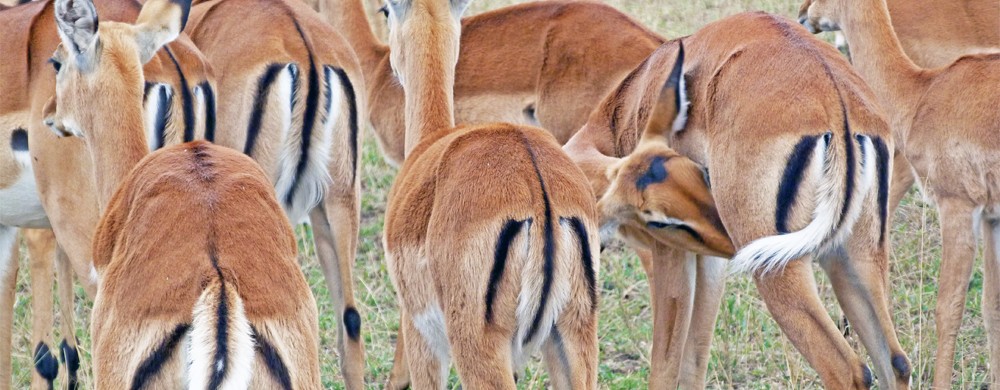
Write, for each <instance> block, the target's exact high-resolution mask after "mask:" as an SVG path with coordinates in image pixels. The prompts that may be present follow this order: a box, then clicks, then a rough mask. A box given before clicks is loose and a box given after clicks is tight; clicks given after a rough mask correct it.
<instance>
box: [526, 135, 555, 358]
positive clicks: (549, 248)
mask: <svg viewBox="0 0 1000 390" xmlns="http://www.w3.org/2000/svg"><path fill="white" fill-rule="evenodd" d="M521 142H522V143H524V148H525V149H526V150H527V151H528V157H530V158H531V166H532V167H533V168H534V169H535V176H537V177H538V185H539V187H541V190H542V202H543V204H544V205H545V220H544V221H543V222H542V229H543V230H544V234H545V243H544V244H543V246H542V253H544V260H545V263H544V266H543V267H542V270H543V272H544V274H543V275H542V291H541V296H539V297H538V311H536V312H535V317H534V318H533V319H532V320H531V327H529V328H528V333H526V334H525V335H524V340H522V341H521V342H522V343H524V344H527V343H528V341H531V338H532V337H534V336H535V333H537V332H538V327H539V326H541V323H542V316H543V315H544V314H545V306H546V305H547V304H548V302H549V292H550V291H551V290H552V274H553V272H555V269H554V268H555V252H556V248H555V231H554V230H553V229H554V228H553V226H552V203H551V202H550V201H549V192H548V191H547V190H546V189H545V180H543V179H542V171H541V170H540V169H539V168H538V159H537V158H536V157H535V151H534V150H533V149H531V144H530V143H529V142H528V139H527V138H526V137H525V136H524V134H523V133H522V134H521Z"/></svg>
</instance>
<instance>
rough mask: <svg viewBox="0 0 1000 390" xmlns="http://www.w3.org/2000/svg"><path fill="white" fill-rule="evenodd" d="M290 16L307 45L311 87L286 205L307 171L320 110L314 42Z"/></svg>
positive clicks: (307, 93) (292, 197) (290, 201)
mask: <svg viewBox="0 0 1000 390" xmlns="http://www.w3.org/2000/svg"><path fill="white" fill-rule="evenodd" d="M289 17H290V18H292V23H293V24H294V25H295V30H296V31H298V32H299V37H300V38H301V39H302V42H303V43H304V44H305V46H306V54H307V56H308V58H309V70H308V72H307V74H308V76H307V80H308V81H307V82H308V83H309V84H308V87H307V88H309V90H308V91H306V109H305V113H304V114H303V115H302V133H301V134H300V137H301V139H300V142H301V144H300V145H301V146H300V147H299V149H300V153H299V162H298V163H297V164H296V165H295V178H294V179H292V186H291V187H290V188H289V189H288V194H286V195H285V204H286V205H291V204H292V199H294V197H295V189H296V188H297V187H298V186H299V180H301V179H302V175H303V174H304V173H305V171H306V166H307V165H308V164H309V147H310V144H311V143H312V132H313V127H314V126H315V125H316V113H317V112H318V111H319V87H320V83H319V71H317V70H316V60H315V57H314V55H313V48H312V44H311V43H310V41H309V38H308V37H307V36H306V33H305V31H303V30H302V26H300V25H299V21H298V20H296V19H295V18H294V17H293V16H292V15H291V14H289ZM293 95H295V94H293Z"/></svg>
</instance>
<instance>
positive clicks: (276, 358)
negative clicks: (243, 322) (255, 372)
mask: <svg viewBox="0 0 1000 390" xmlns="http://www.w3.org/2000/svg"><path fill="white" fill-rule="evenodd" d="M251 328H252V329H253V334H254V339H255V340H256V341H257V342H256V343H254V344H255V346H256V348H257V353H259V354H260V355H261V357H263V358H264V364H265V365H267V372H269V373H270V374H271V377H272V378H274V380H275V382H278V384H280V385H281V388H282V389H285V390H291V389H292V377H291V375H290V374H289V373H288V367H287V366H285V362H284V361H283V360H282V359H281V355H280V354H279V353H278V351H277V350H276V349H274V345H273V344H271V342H270V340H268V339H267V338H266V337H264V335H262V334H260V332H258V331H257V328H254V327H253V325H251Z"/></svg>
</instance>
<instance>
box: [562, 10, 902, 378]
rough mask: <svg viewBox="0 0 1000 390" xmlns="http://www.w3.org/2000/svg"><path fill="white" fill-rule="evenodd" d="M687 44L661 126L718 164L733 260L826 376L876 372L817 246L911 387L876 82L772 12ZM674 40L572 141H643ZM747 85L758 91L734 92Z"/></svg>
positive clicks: (859, 319) (603, 144)
mask: <svg viewBox="0 0 1000 390" xmlns="http://www.w3.org/2000/svg"><path fill="white" fill-rule="evenodd" d="M683 44H684V47H685V49H687V50H686V51H687V56H686V58H685V65H684V66H685V75H686V79H687V81H689V82H688V83H687V92H688V96H690V100H691V102H692V104H691V105H690V107H691V108H690V110H689V111H688V112H687V113H682V114H680V115H678V117H679V118H684V119H683V120H678V121H677V122H674V123H668V124H667V125H668V126H669V127H670V129H669V130H664V132H665V134H666V139H667V140H668V141H669V144H670V147H671V148H673V149H675V150H676V151H677V152H679V153H680V154H682V155H684V156H687V157H689V158H691V159H692V160H693V161H695V162H696V163H699V164H703V165H704V166H705V167H707V169H708V172H711V185H712V195H713V197H714V200H715V204H716V206H717V209H718V212H719V216H720V217H721V220H722V224H723V225H724V227H725V228H726V231H727V232H728V234H729V237H730V238H731V239H732V241H733V244H734V246H735V247H736V248H737V252H736V255H735V256H734V258H733V261H732V264H730V268H731V269H734V270H737V271H745V272H748V273H750V274H752V275H753V277H754V281H755V282H756V284H757V287H758V291H760V293H761V296H762V297H763V299H764V301H765V302H766V303H767V306H768V310H769V311H770V312H771V314H772V316H773V317H774V318H775V319H776V320H777V322H778V325H779V326H780V327H781V328H782V330H783V332H784V333H785V334H786V335H787V336H788V337H789V339H790V340H791V341H792V343H793V344H794V345H795V346H796V348H797V349H798V350H799V351H800V352H801V353H802V354H803V355H804V356H805V358H806V360H807V361H808V362H809V363H810V365H811V366H812V367H813V368H815V369H816V371H817V372H818V373H819V375H820V378H821V379H822V381H823V383H824V385H825V386H826V387H831V388H843V387H855V388H858V387H866V386H869V385H871V383H872V380H873V377H872V375H871V371H870V370H869V369H868V368H867V366H866V365H865V364H864V363H863V362H862V361H861V359H860V358H859V357H858V356H857V355H856V354H855V353H854V351H853V350H852V349H851V347H850V346H849V345H848V344H847V342H846V341H845V340H844V338H843V336H842V335H841V334H840V333H839V332H838V330H837V328H836V326H835V324H834V323H833V321H831V320H830V319H829V316H828V315H827V314H826V312H825V310H824V308H823V306H822V305H821V303H820V301H819V298H818V296H817V292H816V290H815V287H814V286H815V284H814V283H815V282H814V281H813V275H812V266H811V264H810V262H809V261H808V260H809V259H810V258H813V257H815V258H817V259H818V260H819V264H820V266H822V267H823V268H824V270H826V272H827V273H828V274H829V275H830V278H831V280H832V282H833V287H834V291H835V292H836V293H837V297H838V300H839V301H840V304H841V307H842V308H843V309H844V311H845V312H846V313H847V316H848V318H849V319H850V320H851V321H852V323H856V324H858V326H857V328H858V334H859V335H860V338H861V340H862V342H863V343H864V345H865V347H866V349H867V350H868V352H869V354H870V356H871V358H872V361H873V363H874V364H875V370H876V373H877V374H878V377H879V378H881V379H883V380H884V381H887V382H889V383H885V386H887V387H889V388H906V387H908V381H909V374H910V369H909V362H908V360H907V358H906V355H905V353H904V352H903V350H902V348H901V347H900V345H899V342H898V340H897V338H896V335H895V331H894V329H893V325H892V321H891V317H890V315H889V310H888V297H887V296H886V291H887V290H888V286H887V278H886V272H887V270H888V244H887V241H886V237H887V226H888V219H889V217H888V215H887V212H886V210H887V202H888V196H889V195H888V183H889V174H890V172H891V167H892V158H891V155H890V154H889V152H888V151H889V150H891V149H892V148H893V138H892V137H891V135H890V133H889V128H888V124H887V122H886V120H885V117H884V113H883V112H882V111H881V108H880V106H878V104H877V103H876V101H875V99H874V96H873V94H872V92H871V91H870V90H869V89H868V87H867V86H866V85H865V84H864V82H862V81H861V79H860V77H859V76H857V75H856V74H855V73H854V72H853V71H852V70H851V68H850V66H849V65H848V64H847V62H846V60H844V59H843V58H841V56H839V54H838V53H837V52H836V51H835V50H834V49H833V48H832V47H830V46H829V45H826V44H821V43H820V41H818V40H816V39H814V38H812V37H810V36H809V35H808V33H807V32H806V31H805V30H804V29H802V28H801V27H800V26H796V25H794V24H792V23H789V22H788V21H786V20H784V19H782V18H780V17H777V16H774V15H769V14H765V13H745V14H740V15H736V16H733V17H729V18H726V19H723V20H720V21H717V22H714V23H711V24H709V25H707V26H705V27H704V28H702V29H701V30H699V31H698V32H696V33H695V34H693V35H691V36H689V37H686V38H684V39H683ZM677 46H678V44H676V43H673V42H671V43H668V44H666V45H664V46H663V47H661V48H660V49H658V50H657V52H655V53H653V54H652V55H651V56H650V58H649V59H648V60H647V61H646V62H645V63H644V64H643V65H640V67H638V68H637V69H636V70H635V71H634V72H633V73H632V74H630V75H629V76H628V77H627V78H626V79H625V80H624V81H623V82H622V84H621V86H620V87H619V89H618V90H616V91H615V92H613V93H612V94H610V95H609V98H608V99H607V100H606V101H605V102H604V103H602V104H601V106H600V108H599V109H598V110H595V112H594V114H592V115H591V117H590V119H589V120H588V123H587V125H585V126H584V128H583V129H582V130H581V131H580V132H579V133H577V135H576V136H575V137H574V139H572V140H570V142H569V143H567V145H566V148H574V147H580V145H585V144H587V143H591V144H592V145H594V147H596V148H597V149H598V150H599V151H600V152H601V153H602V154H605V155H608V156H612V157H618V156H621V155H623V154H625V153H629V152H631V151H632V150H634V149H635V148H636V144H637V141H638V138H639V136H638V129H640V128H642V126H643V125H644V124H645V123H646V122H647V121H648V115H649V114H648V113H649V112H651V111H652V110H651V109H650V107H652V106H653V104H654V102H655V101H656V96H657V94H658V91H657V88H658V86H660V85H663V80H664V79H665V78H666V77H667V75H668V73H669V71H668V69H669V64H670V62H669V61H670V60H672V57H673V56H674V54H673V53H675V52H676V51H677ZM748 76H749V77H748ZM802 91H809V94H808V95H804V94H803V93H802ZM750 94H752V96H753V98H750V96H751V95H750ZM747 99H754V102H753V103H746V104H741V103H738V102H740V101H744V102H745V101H746V100H747ZM788 107H795V108H794V109H788ZM744 139H752V140H754V141H753V142H744V141H743V140H744ZM779 156H780V157H779ZM779 270H780V271H779ZM655 273H656V272H654V274H655ZM693 277H694V276H689V278H693ZM788 297H794V299H788ZM682 302H683V301H682ZM679 310H690V309H689V308H683V307H682V308H680V309H679ZM682 317H683V316H682ZM677 339H678V340H684V339H683V338H681V336H677ZM683 352H684V351H676V349H674V348H671V349H670V350H669V353H670V354H672V355H677V354H679V353H683ZM675 361H677V359H675ZM671 370H673V371H671V372H677V371H678V369H676V368H671ZM652 371H653V372H655V371H656V368H655V367H654V368H653V370H652ZM684 371H685V372H687V370H684Z"/></svg>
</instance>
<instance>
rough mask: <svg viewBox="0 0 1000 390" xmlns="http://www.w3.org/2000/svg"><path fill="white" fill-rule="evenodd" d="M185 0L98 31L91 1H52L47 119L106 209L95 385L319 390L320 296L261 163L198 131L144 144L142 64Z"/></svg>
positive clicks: (175, 22)
mask: <svg viewBox="0 0 1000 390" xmlns="http://www.w3.org/2000/svg"><path fill="white" fill-rule="evenodd" d="M189 6H190V5H189V4H185V3H176V2H172V1H168V0H150V1H147V2H146V4H145V6H144V7H143V8H142V11H141V12H140V14H139V16H138V19H137V21H136V23H135V24H134V25H133V24H126V23H118V22H107V21H106V22H103V23H100V28H98V15H97V10H96V9H95V7H94V4H93V3H91V2H90V0H56V4H55V22H56V24H57V26H58V30H59V36H60V38H61V40H62V44H61V46H60V47H59V48H58V49H57V50H56V52H55V54H54V55H53V58H52V61H53V62H54V63H55V64H57V68H59V70H58V71H57V76H56V99H55V100H56V102H55V108H54V111H52V112H50V113H49V116H48V117H47V118H46V123H47V124H49V126H50V127H51V128H52V129H53V130H54V131H55V132H56V133H57V134H58V135H62V136H69V135H73V136H83V137H84V143H85V145H86V148H87V150H88V151H89V152H90V155H91V157H92V159H93V167H94V175H95V177H96V179H97V180H96V181H97V183H98V186H97V187H98V201H99V203H98V204H99V207H100V208H101V210H103V216H102V217H101V221H100V224H99V225H98V227H97V231H96V233H95V235H94V266H95V268H96V269H97V272H98V275H99V277H100V284H99V286H98V291H97V295H96V298H95V301H94V309H93V320H92V328H91V339H92V341H93V344H94V346H93V360H94V367H95V369H94V379H95V382H96V385H97V388H99V389H101V388H110V389H121V388H125V387H130V388H145V387H149V388H181V387H186V388H196V389H198V388H250V387H253V388H261V387H268V388H271V387H281V388H286V389H288V388H319V386H320V383H319V362H318V359H319V357H318V352H319V351H318V344H319V340H318V334H317V333H318V323H317V314H316V306H315V303H314V301H313V297H312V293H311V292H310V290H309V286H308V284H307V283H306V281H305V278H304V277H303V276H302V273H301V271H299V269H298V263H297V261H296V243H295V238H294V235H293V234H292V230H291V227H290V225H289V222H288V219H287V218H286V217H285V215H284V213H283V211H282V209H281V206H279V204H278V202H277V200H276V199H275V198H274V191H273V189H272V186H271V184H270V182H269V181H268V179H267V177H266V176H265V174H264V172H263V171H262V170H261V169H260V168H259V167H258V166H257V165H256V164H255V163H254V162H253V161H252V160H251V159H249V158H248V157H246V156H244V155H242V154H240V153H239V152H237V151H234V150H232V149H228V148H224V147H220V146H213V145H211V144H208V143H205V142H203V141H196V142H189V143H185V144H181V145H176V146H170V147H166V148H163V149H160V150H158V151H156V152H154V153H150V151H149V146H148V145H147V139H146V135H145V134H144V131H143V127H144V124H143V101H142V99H143V96H142V93H143V85H144V77H143V72H142V64H143V63H145V62H147V61H149V60H150V59H152V57H153V55H154V54H155V52H156V51H157V50H159V48H160V47H161V46H163V45H164V44H166V43H168V42H170V41H172V40H174V39H175V38H177V36H178V35H179V34H180V32H181V30H183V28H184V24H185V23H186V21H187V19H188V11H189V9H188V8H189ZM84 103H86V104H85V105H84Z"/></svg>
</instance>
